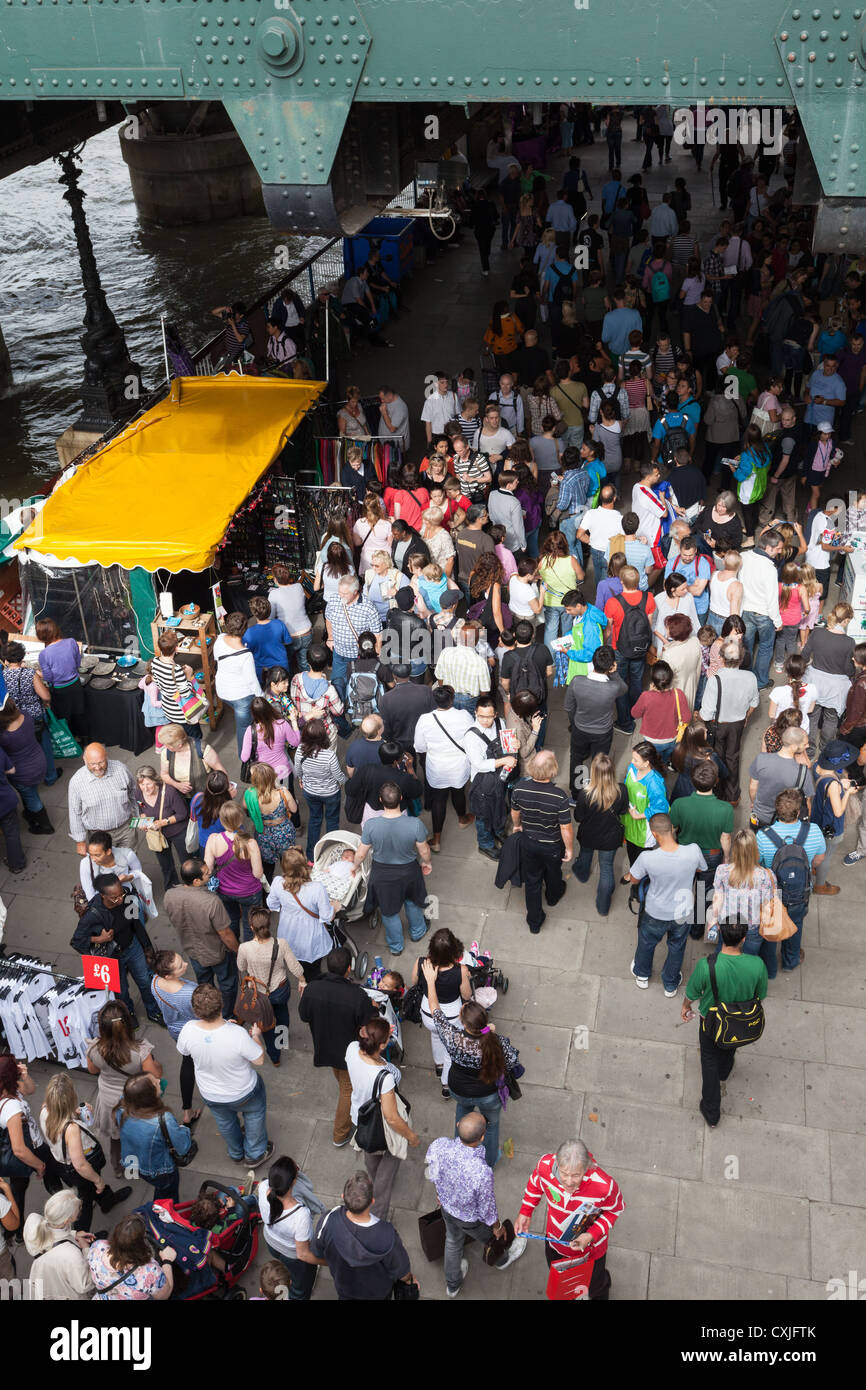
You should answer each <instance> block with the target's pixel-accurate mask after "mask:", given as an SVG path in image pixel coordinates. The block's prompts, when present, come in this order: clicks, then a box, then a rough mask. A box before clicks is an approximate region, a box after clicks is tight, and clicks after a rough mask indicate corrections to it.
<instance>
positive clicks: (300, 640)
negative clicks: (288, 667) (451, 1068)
mask: <svg viewBox="0 0 866 1390" xmlns="http://www.w3.org/2000/svg"><path fill="white" fill-rule="evenodd" d="M312 640H313V634H312V632H302V633H301V635H300V637H293V638H292V642H291V646H290V647H289V651H290V652H291V653H292V655H293V656H294V658H295V661H296V663H297V667H298V670H299V671H309V669H310V663H309V661H308V660H307V648H308V647H309V645H310V643H311V642H312ZM311 1268H312V1266H311Z"/></svg>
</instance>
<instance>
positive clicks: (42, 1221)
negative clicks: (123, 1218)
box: [24, 1187, 132, 1302]
mask: <svg viewBox="0 0 866 1390" xmlns="http://www.w3.org/2000/svg"><path fill="white" fill-rule="evenodd" d="M129 1190H130V1191H131V1190H132V1189H131V1188H130V1189H129ZM81 1206H82V1204H81V1198H80V1197H79V1196H78V1194H77V1193H75V1192H73V1191H72V1189H71V1188H69V1187H61V1189H60V1191H59V1192H55V1193H54V1195H53V1196H52V1197H49V1198H48V1201H47V1202H46V1203H45V1206H44V1208H43V1210H42V1214H41V1215H40V1214H39V1212H38V1211H32V1212H31V1213H30V1215H29V1216H28V1218H27V1220H26V1221H25V1222H24V1246H25V1248H26V1250H27V1253H28V1255H31V1256H32V1257H33V1263H32V1265H31V1266H30V1275H29V1278H30V1279H31V1280H32V1281H33V1282H34V1283H35V1282H36V1281H37V1280H38V1287H39V1289H40V1290H41V1296H42V1298H43V1299H46V1300H48V1301H53V1300H55V1299H63V1300H64V1301H67V1302H76V1301H78V1302H81V1301H83V1300H85V1299H87V1300H90V1299H92V1298H93V1293H94V1287H93V1280H92V1279H91V1277H90V1266H89V1265H88V1263H87V1254H86V1252H87V1250H88V1249H89V1247H90V1242H91V1240H92V1236H90V1235H89V1234H86V1232H85V1230H83V1229H82V1228H81V1226H80V1225H79V1216H80V1213H81Z"/></svg>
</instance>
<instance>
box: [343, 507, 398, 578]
mask: <svg viewBox="0 0 866 1390" xmlns="http://www.w3.org/2000/svg"><path fill="white" fill-rule="evenodd" d="M352 539H353V541H354V542H355V544H356V546H358V547H359V548H360V558H359V560H358V574H359V575H360V577H361V578H362V579H363V578H364V575H365V574H366V573H367V570H368V569H369V568H370V565H371V564H372V562H373V556H374V554H375V553H376V551H379V550H387V551H388V555H389V559H390V553H391V520H390V517H389V516H388V515H387V513H386V511H385V508H384V506H383V505H382V500H381V498H379V497H374V496H373V494H372V493H367V496H366V497H365V498H364V515H363V516H359V517H358V520H357V521H356V522H355V525H354V527H353V528H352Z"/></svg>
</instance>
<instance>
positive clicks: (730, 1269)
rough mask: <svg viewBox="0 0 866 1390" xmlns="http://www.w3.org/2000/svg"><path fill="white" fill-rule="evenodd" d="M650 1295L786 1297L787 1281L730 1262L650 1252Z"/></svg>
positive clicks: (709, 1299)
mask: <svg viewBox="0 0 866 1390" xmlns="http://www.w3.org/2000/svg"><path fill="white" fill-rule="evenodd" d="M648 1296H649V1298H650V1299H651V1300H653V1301H655V1302H657V1301H659V1300H676V1301H677V1302H681V1301H683V1300H690V1301H692V1302H695V1303H713V1304H720V1303H721V1302H722V1301H724V1302H725V1303H737V1302H744V1303H746V1302H751V1301H752V1300H753V1299H754V1300H756V1301H759V1302H766V1301H769V1300H771V1299H772V1300H775V1299H783V1298H786V1297H788V1296H789V1295H788V1291H787V1281H786V1280H785V1277H784V1275H781V1274H764V1273H763V1272H761V1271H758V1270H752V1269H741V1268H738V1267H734V1266H729V1265H718V1264H702V1263H701V1262H700V1261H699V1260H692V1259H688V1258H685V1257H683V1256H680V1255H677V1256H676V1258H675V1259H674V1258H671V1256H670V1255H653V1256H652V1257H651V1259H650V1272H649V1295H648Z"/></svg>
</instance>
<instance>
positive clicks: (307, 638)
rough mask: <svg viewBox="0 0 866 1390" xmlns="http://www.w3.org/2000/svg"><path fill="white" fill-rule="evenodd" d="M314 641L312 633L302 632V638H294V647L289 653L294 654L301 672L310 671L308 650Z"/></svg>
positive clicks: (292, 646) (291, 647)
mask: <svg viewBox="0 0 866 1390" xmlns="http://www.w3.org/2000/svg"><path fill="white" fill-rule="evenodd" d="M312 640H313V634H312V632H302V633H301V635H300V637H293V638H292V645H291V646H290V648H289V651H290V652H292V653H293V654H294V656H295V658H296V660H297V663H298V670H299V671H309V669H310V663H309V661H308V660H307V648H308V647H309V645H310V643H311V642H312Z"/></svg>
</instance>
